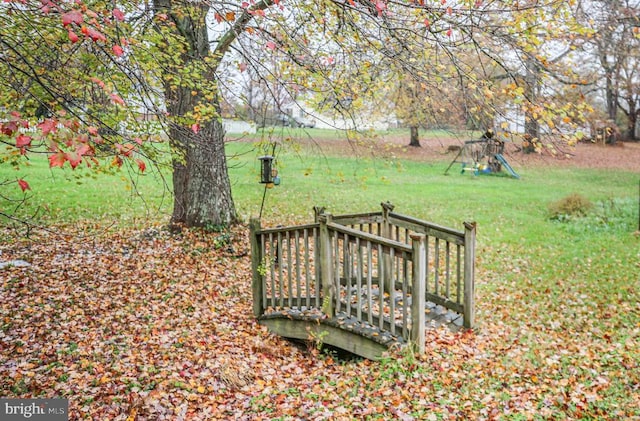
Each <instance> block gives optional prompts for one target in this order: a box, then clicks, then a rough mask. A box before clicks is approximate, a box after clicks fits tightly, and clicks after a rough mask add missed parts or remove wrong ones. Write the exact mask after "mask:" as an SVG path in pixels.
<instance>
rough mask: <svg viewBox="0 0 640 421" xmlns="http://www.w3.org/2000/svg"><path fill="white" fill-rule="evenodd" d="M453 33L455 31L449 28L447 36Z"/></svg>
mask: <svg viewBox="0 0 640 421" xmlns="http://www.w3.org/2000/svg"><path fill="white" fill-rule="evenodd" d="M452 33H453V31H452V30H451V28H449V29H448V30H447V36H448V37H450V36H451V34H452Z"/></svg>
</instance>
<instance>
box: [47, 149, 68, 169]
mask: <svg viewBox="0 0 640 421" xmlns="http://www.w3.org/2000/svg"><path fill="white" fill-rule="evenodd" d="M66 160H67V158H66V156H65V154H63V153H62V152H58V153H54V154H52V155H50V156H49V167H51V168H53V167H60V168H62V167H63V166H64V163H65V161H66Z"/></svg>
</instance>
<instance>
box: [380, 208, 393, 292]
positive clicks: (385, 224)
mask: <svg viewBox="0 0 640 421" xmlns="http://www.w3.org/2000/svg"><path fill="white" fill-rule="evenodd" d="M380 206H382V236H383V237H384V238H388V239H390V240H393V239H394V238H393V235H392V234H393V232H392V228H391V224H390V223H389V212H391V211H392V210H393V208H394V207H395V206H393V205H392V204H391V203H390V202H382V203H380ZM382 274H383V275H384V279H381V280H380V281H381V282H380V292H381V293H383V292H384V291H385V288H386V291H387V292H388V293H389V297H390V299H391V300H393V299H395V294H394V291H395V281H394V279H393V273H392V272H391V256H389V255H388V254H385V255H384V258H383V259H382ZM382 274H381V275H382ZM382 281H384V282H382Z"/></svg>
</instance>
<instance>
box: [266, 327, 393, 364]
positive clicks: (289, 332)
mask: <svg viewBox="0 0 640 421" xmlns="http://www.w3.org/2000/svg"><path fill="white" fill-rule="evenodd" d="M259 323H260V324H261V325H264V326H266V327H267V328H268V329H269V330H270V331H271V332H273V333H275V334H277V335H280V336H283V337H285V338H293V339H301V340H312V339H313V338H317V339H319V340H321V341H322V343H325V344H328V345H332V346H335V347H338V348H340V349H344V350H346V351H349V352H351V353H353V354H356V355H359V356H361V357H364V358H367V359H370V360H374V361H375V360H378V359H380V357H381V356H382V354H383V353H384V352H386V351H387V349H388V348H387V347H386V346H384V345H382V344H380V343H378V342H375V341H373V340H371V339H369V338H366V337H364V336H360V335H358V334H356V333H351V332H349V331H346V330H343V329H340V328H338V327H333V326H328V325H325V324H322V323H318V322H316V321H306V320H289V319H284V318H274V319H263V320H259Z"/></svg>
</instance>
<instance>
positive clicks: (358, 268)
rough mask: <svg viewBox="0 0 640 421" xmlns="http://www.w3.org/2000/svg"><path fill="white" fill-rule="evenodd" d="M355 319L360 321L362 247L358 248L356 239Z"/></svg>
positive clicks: (358, 242) (358, 240) (358, 243)
mask: <svg viewBox="0 0 640 421" xmlns="http://www.w3.org/2000/svg"><path fill="white" fill-rule="evenodd" d="M356 252H357V256H356V259H357V263H356V318H357V319H358V320H362V264H363V256H362V247H361V246H360V239H359V238H356Z"/></svg>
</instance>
